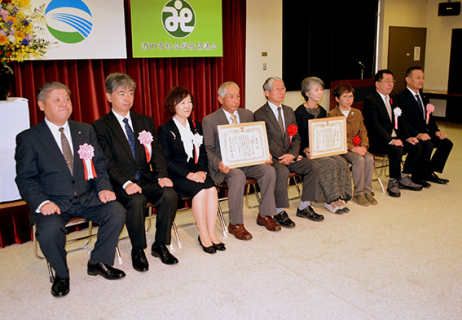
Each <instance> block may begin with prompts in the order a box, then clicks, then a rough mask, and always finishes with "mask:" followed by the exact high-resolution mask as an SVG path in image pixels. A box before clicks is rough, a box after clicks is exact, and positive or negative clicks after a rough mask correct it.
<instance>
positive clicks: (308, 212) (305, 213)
mask: <svg viewBox="0 0 462 320" xmlns="http://www.w3.org/2000/svg"><path fill="white" fill-rule="evenodd" d="M297 217H300V218H306V219H310V220H312V221H316V222H319V221H322V220H324V216H323V215H320V214H317V213H316V212H314V209H313V207H312V206H308V207H306V208H305V209H303V210H300V209H297Z"/></svg>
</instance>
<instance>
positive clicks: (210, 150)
mask: <svg viewBox="0 0 462 320" xmlns="http://www.w3.org/2000/svg"><path fill="white" fill-rule="evenodd" d="M218 101H219V102H220V104H221V105H222V106H221V108H220V109H218V110H217V111H215V112H214V113H212V114H209V115H208V116H206V117H205V118H204V120H203V122H202V125H203V127H204V144H205V150H206V151H207V160H208V165H209V171H210V175H211V176H212V179H213V180H214V181H215V182H216V183H222V182H223V181H224V182H226V183H227V184H228V203H229V232H230V233H231V234H233V235H234V236H235V237H236V238H237V239H240V240H250V239H252V235H251V234H250V233H249V232H248V231H247V230H246V228H245V227H244V215H243V205H244V201H243V194H244V188H245V183H246V179H247V177H249V178H255V179H258V184H259V185H260V190H261V202H260V207H259V209H260V212H259V213H258V215H257V224H258V225H262V226H265V227H266V228H267V229H268V230H270V231H279V230H281V226H280V225H279V224H277V223H276V222H275V221H274V219H273V216H274V215H275V214H276V205H275V201H274V184H275V182H276V173H275V171H274V169H273V167H271V165H269V164H271V161H270V160H269V161H268V162H267V164H258V165H253V166H246V167H240V168H233V169H231V168H229V167H228V166H226V165H225V164H224V163H223V161H222V158H221V153H222V150H221V149H220V139H219V136H218V126H219V125H225V124H238V123H244V122H252V121H253V113H252V111H250V110H246V109H243V108H239V105H240V103H241V95H240V89H239V87H238V85H237V84H236V83H234V82H225V83H223V84H222V85H221V86H220V87H219V88H218ZM285 183H287V180H286V182H285ZM292 223H293V222H292ZM284 226H286V227H294V226H295V224H291V223H290V222H287V224H285V225H284Z"/></svg>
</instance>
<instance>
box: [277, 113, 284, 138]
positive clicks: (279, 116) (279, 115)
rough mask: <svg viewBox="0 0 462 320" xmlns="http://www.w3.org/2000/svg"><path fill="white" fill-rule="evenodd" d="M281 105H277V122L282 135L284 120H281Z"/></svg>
mask: <svg viewBox="0 0 462 320" xmlns="http://www.w3.org/2000/svg"><path fill="white" fill-rule="evenodd" d="M281 109H282V108H281V107H278V123H279V127H280V128H281V131H282V135H283V136H284V121H282V112H281Z"/></svg>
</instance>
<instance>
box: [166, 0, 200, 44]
mask: <svg viewBox="0 0 462 320" xmlns="http://www.w3.org/2000/svg"><path fill="white" fill-rule="evenodd" d="M162 25H163V26H164V29H165V31H167V33H168V34H170V35H171V36H172V37H175V38H185V37H187V36H189V35H190V34H191V33H192V32H193V31H194V27H195V26H196V14H195V13H194V9H193V7H191V5H190V4H189V3H188V2H187V1H184V0H171V1H169V2H167V4H166V5H165V6H164V9H163V10H162Z"/></svg>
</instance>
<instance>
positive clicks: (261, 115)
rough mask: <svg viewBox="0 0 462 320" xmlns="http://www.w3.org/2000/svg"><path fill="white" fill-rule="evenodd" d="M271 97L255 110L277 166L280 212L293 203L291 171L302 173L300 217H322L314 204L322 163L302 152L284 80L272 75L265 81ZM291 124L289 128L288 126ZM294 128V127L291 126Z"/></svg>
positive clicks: (267, 91)
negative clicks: (288, 189) (288, 182)
mask: <svg viewBox="0 0 462 320" xmlns="http://www.w3.org/2000/svg"><path fill="white" fill-rule="evenodd" d="M263 91H264V93H265V96H266V99H267V100H268V101H267V102H266V103H265V104H264V105H263V106H262V107H260V108H259V109H258V110H257V111H255V113H254V119H255V121H265V123H266V131H267V134H268V143H269V149H270V153H271V155H272V157H273V167H274V169H276V188H275V190H274V194H275V198H276V207H277V211H278V214H280V213H282V214H286V213H285V210H286V209H285V208H288V207H289V206H290V203H289V195H288V193H287V187H288V184H287V180H288V178H289V174H290V172H295V173H298V174H300V175H301V176H302V177H303V192H302V195H301V201H300V204H299V206H298V209H297V214H296V215H297V217H301V218H306V219H310V220H312V221H322V220H324V216H322V215H320V214H317V213H316V212H315V211H314V209H313V207H312V206H311V200H313V201H314V200H315V198H316V194H317V193H318V188H319V176H320V172H321V165H320V164H319V163H318V162H316V161H314V160H311V159H308V158H304V157H302V156H301V155H300V152H299V151H300V135H299V134H298V132H296V133H295V131H297V130H298V129H297V130H295V129H296V121H295V114H294V111H293V110H292V108H291V107H288V106H286V105H283V104H282V102H283V101H284V97H285V95H286V88H285V86H284V81H282V79H280V78H276V77H270V78H268V79H266V81H265V83H264V84H263ZM289 128H290V129H289ZM292 128H293V129H294V130H293V131H292V130H291V129H292Z"/></svg>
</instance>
